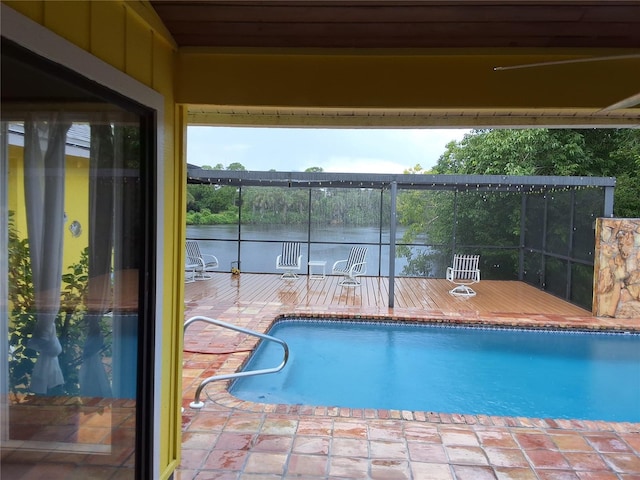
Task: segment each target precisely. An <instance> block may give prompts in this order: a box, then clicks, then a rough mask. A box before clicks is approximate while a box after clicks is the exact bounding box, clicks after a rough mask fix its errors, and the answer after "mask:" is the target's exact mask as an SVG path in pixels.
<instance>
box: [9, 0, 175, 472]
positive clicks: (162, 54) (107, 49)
mask: <svg viewBox="0 0 640 480" xmlns="http://www.w3.org/2000/svg"><path fill="white" fill-rule="evenodd" d="M3 3H4V4H6V5H8V6H9V7H11V8H13V9H14V10H16V11H18V12H19V13H22V14H23V15H25V16H27V17H29V18H30V19H32V20H33V21H35V22H37V23H39V24H41V25H43V26H44V27H46V28H48V29H49V30H51V31H53V32H54V33H56V34H58V35H60V36H62V37H64V38H65V39H67V40H69V41H70V42H71V43H74V44H75V45H77V46H78V47H80V48H82V49H83V50H86V51H87V52H89V53H91V54H93V55H95V56H96V57H98V58H100V59H101V60H103V61H105V62H106V63H108V64H110V65H112V66H113V67H115V68H117V69H118V70H121V71H122V72H124V73H126V74H127V75H130V76H131V77H133V78H134V79H136V80H138V81H139V82H141V83H143V84H145V85H147V86H149V87H151V88H152V89H154V90H156V91H157V92H159V93H160V94H161V95H163V97H164V99H165V104H164V113H165V114H164V118H159V119H158V121H159V124H160V126H161V128H162V129H163V131H164V151H162V152H159V155H160V157H161V158H163V159H164V165H165V168H164V172H163V173H164V178H165V182H164V185H160V189H161V190H162V191H163V192H164V201H165V205H166V208H165V214H164V218H162V219H161V220H162V221H163V222H164V229H165V230H164V238H163V239H164V251H162V252H159V254H160V255H161V256H162V258H163V272H162V273H163V279H164V285H163V288H164V292H165V295H164V297H163V314H164V318H162V319H161V328H162V338H163V344H162V345H158V346H157V347H156V348H158V349H161V350H162V352H163V354H162V362H163V364H162V378H161V379H157V380H160V381H161V386H162V387H161V388H162V391H161V398H160V399H159V404H160V407H161V412H160V422H161V431H160V435H161V445H160V452H159V455H160V472H161V478H167V477H168V476H169V475H170V474H171V473H172V472H173V470H174V469H175V468H176V466H177V465H178V462H179V450H180V403H181V401H180V400H181V381H180V377H179V374H180V368H181V365H182V318H183V315H184V310H183V302H182V296H181V295H182V291H183V288H184V287H183V280H182V275H183V269H182V268H181V267H180V265H182V264H183V263H184V246H183V245H184V243H183V239H184V225H185V219H184V211H185V203H184V202H185V197H184V187H183V186H182V185H183V183H185V182H186V163H185V162H183V157H181V156H179V155H177V154H176V153H179V151H180V150H179V149H178V150H176V148H175V145H176V142H175V141H174V133H175V132H180V131H182V129H181V128H179V127H176V125H175V118H176V108H175V103H174V96H173V90H174V70H175V56H176V49H175V45H174V44H173V43H172V41H171V39H170V38H167V36H166V35H165V33H164V31H163V29H162V26H161V24H160V23H159V21H158V19H157V17H155V14H154V12H153V11H152V10H151V9H149V8H148V6H146V4H145V3H144V2H124V1H120V0H113V1H55V2H54V1H42V0H39V1H30V2H25V1H12V0H7V1H5V0H3ZM179 143H181V142H179Z"/></svg>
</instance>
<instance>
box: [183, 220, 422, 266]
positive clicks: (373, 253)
mask: <svg viewBox="0 0 640 480" xmlns="http://www.w3.org/2000/svg"><path fill="white" fill-rule="evenodd" d="M308 233H309V232H308V229H307V226H306V225H294V226H291V225H286V226H284V225H242V229H241V232H240V238H241V242H238V226H237V225H197V226H196V225H189V226H187V238H188V239H193V240H198V241H199V243H200V249H201V251H202V253H207V254H211V255H215V256H216V257H217V258H218V261H219V262H220V270H221V271H230V270H231V266H232V263H233V262H236V261H238V260H239V261H240V270H241V271H243V272H249V273H281V272H278V271H277V270H276V268H275V264H276V257H277V256H278V255H279V254H280V253H281V250H282V242H285V241H299V242H301V243H302V253H303V258H302V260H303V262H304V263H303V264H304V265H305V266H306V264H307V262H309V261H310V260H324V261H326V262H327V267H326V268H327V272H329V271H330V269H331V266H332V265H333V263H334V262H336V261H337V260H343V259H346V258H347V256H348V254H349V250H350V249H351V246H352V245H355V244H366V246H367V247H368V251H367V275H374V276H377V275H379V274H380V275H382V276H388V274H389V245H388V243H389V231H388V230H387V231H386V232H383V235H382V242H383V243H386V245H382V247H381V248H380V246H379V242H380V231H379V229H378V228H375V227H343V226H336V225H329V226H323V227H321V228H320V227H312V230H311V238H312V242H311V243H310V244H309V245H308V244H307V238H308ZM403 234H404V229H399V230H398V232H397V235H396V238H397V239H398V241H399V240H400V239H401V238H402V235H403ZM213 239H215V240H213ZM321 242H346V243H345V244H343V245H340V244H329V243H321ZM414 250H416V251H418V250H420V251H426V250H428V247H415V249H414ZM406 264H407V262H406V259H405V258H404V257H400V258H396V265H395V267H396V268H395V272H396V275H399V274H400V273H401V272H402V269H403V267H404V266H405V265H406ZM379 269H380V270H379ZM303 273H306V268H304V269H303Z"/></svg>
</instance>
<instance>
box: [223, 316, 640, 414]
mask: <svg viewBox="0 0 640 480" xmlns="http://www.w3.org/2000/svg"><path fill="white" fill-rule="evenodd" d="M269 335H272V336H275V337H278V338H281V339H282V340H284V341H286V342H287V343H288V345H289V349H290V358H289V363H288V364H287V366H286V367H285V368H284V369H283V370H282V371H280V372H278V373H276V374H271V375H262V376H256V377H246V378H241V379H238V380H236V381H235V382H234V383H233V384H232V386H231V388H230V392H231V393H232V394H233V395H234V396H236V397H238V398H241V399H243V400H249V401H254V402H263V403H284V404H303V405H325V406H337V407H350V408H374V409H395V410H413V411H433V412H440V413H459V414H473V415H479V414H485V415H497V416H513V417H520V416H522V417H531V418H572V419H584V420H605V421H627V422H640V335H639V334H635V333H634V334H629V333H604V332H582V331H558V330H553V331H549V330H522V329H506V328H485V327H461V326H443V325H442V324H437V325H433V324H407V323H399V322H385V323H381V322H370V321H335V320H318V319H285V320H281V321H278V322H277V323H275V324H274V326H273V327H272V328H271V329H270V331H269ZM281 359H282V348H280V347H279V346H278V345H274V344H272V342H263V343H262V344H260V345H259V347H258V348H257V349H256V351H255V352H254V353H253V354H252V356H251V358H250V359H249V361H248V362H247V364H246V365H245V370H250V369H255V368H267V367H269V366H273V365H275V364H277V363H279V362H280V361H281Z"/></svg>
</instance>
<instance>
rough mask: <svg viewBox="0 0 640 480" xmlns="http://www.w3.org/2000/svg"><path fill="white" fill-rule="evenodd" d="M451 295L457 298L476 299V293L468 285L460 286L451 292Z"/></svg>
mask: <svg viewBox="0 0 640 480" xmlns="http://www.w3.org/2000/svg"><path fill="white" fill-rule="evenodd" d="M449 293H450V294H451V295H453V296H455V297H466V298H469V297H475V296H476V292H475V291H474V290H473V289H472V288H471V287H468V286H466V285H458V286H457V287H456V288H454V289H452V290H449Z"/></svg>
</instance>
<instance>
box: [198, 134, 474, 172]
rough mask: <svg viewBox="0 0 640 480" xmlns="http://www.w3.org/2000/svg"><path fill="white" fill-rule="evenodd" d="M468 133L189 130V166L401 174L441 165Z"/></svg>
mask: <svg viewBox="0 0 640 480" xmlns="http://www.w3.org/2000/svg"><path fill="white" fill-rule="evenodd" d="M467 132H469V130H454V129H448V130H435V129H420V130H413V129H310V128H274V127H270V128H254V127H189V129H188V136H187V138H188V142H187V162H188V163H190V164H193V165H200V166H202V165H210V166H215V165H216V164H218V163H221V164H222V165H224V166H225V167H227V166H228V165H229V164H230V163H234V162H239V163H241V164H242V165H244V167H245V168H246V169H247V170H254V171H255V170H263V171H266V170H271V169H274V170H278V171H293V172H301V171H304V170H306V169H307V168H309V167H322V169H323V170H324V171H325V172H347V173H350V172H360V173H402V172H403V171H404V170H405V169H407V168H410V167H413V166H415V165H416V164H420V165H421V166H422V168H424V169H425V170H427V169H429V168H431V167H432V166H434V165H435V164H436V162H437V161H438V158H439V157H440V155H442V154H443V153H444V151H445V149H446V145H447V143H449V142H450V141H453V140H455V141H458V140H461V139H462V137H463V136H464V134H465V133H467Z"/></svg>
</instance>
